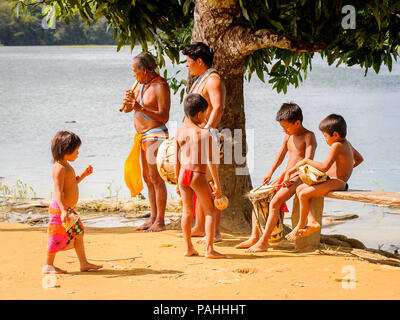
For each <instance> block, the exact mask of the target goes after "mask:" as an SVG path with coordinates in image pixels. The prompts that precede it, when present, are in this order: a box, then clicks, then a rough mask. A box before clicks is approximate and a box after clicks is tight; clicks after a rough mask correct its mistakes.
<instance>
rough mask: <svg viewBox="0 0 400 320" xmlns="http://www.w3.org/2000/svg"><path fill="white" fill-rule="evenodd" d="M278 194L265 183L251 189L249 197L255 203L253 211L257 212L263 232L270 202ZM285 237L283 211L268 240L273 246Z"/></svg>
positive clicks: (258, 223)
mask: <svg viewBox="0 0 400 320" xmlns="http://www.w3.org/2000/svg"><path fill="white" fill-rule="evenodd" d="M275 194H276V190H275V188H274V187H271V186H268V185H265V186H261V187H258V188H255V189H253V190H251V191H250V192H249V194H248V198H249V200H250V201H251V203H252V204H253V212H254V213H255V216H256V218H257V219H256V220H257V226H258V229H259V230H260V232H261V233H264V231H265V224H266V223H267V220H268V213H269V203H270V202H271V200H272V198H273V197H274V195H275ZM282 238H283V212H280V213H279V218H278V222H277V223H276V226H275V227H274V229H273V230H272V233H271V237H270V238H269V240H268V242H269V244H270V245H271V246H277V245H279V244H280V243H281V242H282Z"/></svg>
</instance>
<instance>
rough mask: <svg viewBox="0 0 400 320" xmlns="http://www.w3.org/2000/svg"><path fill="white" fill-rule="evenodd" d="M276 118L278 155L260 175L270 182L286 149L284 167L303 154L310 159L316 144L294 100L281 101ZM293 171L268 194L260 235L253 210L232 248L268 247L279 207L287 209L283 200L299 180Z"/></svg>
mask: <svg viewBox="0 0 400 320" xmlns="http://www.w3.org/2000/svg"><path fill="white" fill-rule="evenodd" d="M276 121H278V122H279V124H280V125H281V127H282V129H283V132H284V133H285V138H284V139H283V144H282V147H281V150H280V152H279V155H278V156H277V157H276V159H275V161H274V163H273V164H272V167H271V169H270V170H269V172H268V174H267V175H266V176H265V177H264V179H263V184H266V183H268V182H270V180H271V177H272V175H273V173H274V172H275V170H276V169H277V168H278V167H279V166H280V165H281V163H282V162H283V160H284V158H285V156H286V153H289V160H288V163H287V166H286V170H287V169H290V168H292V166H294V165H295V164H296V163H297V162H299V161H300V160H302V159H304V158H307V159H312V158H313V157H314V153H315V149H316V147H317V143H316V140H315V136H314V133H313V132H311V131H309V130H307V129H306V128H304V127H303V124H302V122H303V113H302V111H301V109H300V107H299V106H298V105H297V104H295V103H284V104H283V105H282V106H281V108H280V109H279V111H278V113H277V114H276ZM293 175H294V176H293ZM293 175H291V176H290V178H289V179H288V180H290V179H291V180H290V181H286V184H285V185H283V186H282V187H281V188H279V190H278V191H277V193H276V194H275V196H274V197H273V198H272V201H271V202H270V204H269V215H268V220H267V223H266V227H265V232H264V234H263V235H262V237H261V238H260V231H259V229H258V227H257V220H256V217H255V214H254V213H253V216H252V232H251V236H250V239H248V240H246V241H244V242H242V243H240V244H238V245H237V246H236V248H238V249H242V248H249V249H248V250H246V252H263V251H267V250H268V239H269V238H270V236H271V233H272V231H273V229H274V227H275V225H276V223H277V222H278V218H279V214H280V211H281V210H282V211H283V212H288V209H287V207H286V205H285V202H286V201H287V200H289V199H290V198H291V197H292V196H293V195H294V194H295V192H296V188H297V187H298V186H299V185H300V184H301V180H300V178H299V177H298V176H296V175H295V174H293ZM282 182H283V175H282V176H281V177H280V178H278V179H277V180H275V181H274V182H272V185H276V184H280V183H282Z"/></svg>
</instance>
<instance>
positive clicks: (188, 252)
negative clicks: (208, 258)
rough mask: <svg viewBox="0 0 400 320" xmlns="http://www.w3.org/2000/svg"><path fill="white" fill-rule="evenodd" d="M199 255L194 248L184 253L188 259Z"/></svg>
mask: <svg viewBox="0 0 400 320" xmlns="http://www.w3.org/2000/svg"><path fill="white" fill-rule="evenodd" d="M198 255H199V253H198V252H197V251H196V250H195V249H194V248H191V249H188V250H186V251H185V253H184V256H186V257H191V256H198Z"/></svg>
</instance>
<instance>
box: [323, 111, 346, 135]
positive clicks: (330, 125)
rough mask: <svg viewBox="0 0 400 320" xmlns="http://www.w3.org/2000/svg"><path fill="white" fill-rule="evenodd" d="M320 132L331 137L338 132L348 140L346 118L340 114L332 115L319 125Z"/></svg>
mask: <svg viewBox="0 0 400 320" xmlns="http://www.w3.org/2000/svg"><path fill="white" fill-rule="evenodd" d="M319 130H321V131H323V132H326V133H327V134H329V135H330V136H332V135H333V133H334V132H335V131H336V132H337V133H338V134H339V135H340V137H341V138H346V134H347V125H346V121H345V120H344V118H343V117H342V116H340V115H338V114H330V115H329V116H327V117H326V118H325V119H324V120H322V121H321V123H320V124H319Z"/></svg>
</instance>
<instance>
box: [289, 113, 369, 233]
mask: <svg viewBox="0 0 400 320" xmlns="http://www.w3.org/2000/svg"><path fill="white" fill-rule="evenodd" d="M319 129H320V130H321V131H322V134H323V135H324V138H325V141H326V143H327V144H328V145H329V146H330V147H331V148H330V150H329V153H328V156H327V157H326V159H325V160H324V162H319V161H313V160H311V159H304V160H302V161H299V162H298V163H297V164H296V166H295V167H294V168H292V169H291V170H289V171H288V172H287V175H286V177H285V180H288V179H289V174H290V173H292V172H295V171H296V170H298V168H299V167H300V166H302V165H304V164H309V165H311V166H313V167H315V168H316V169H318V170H320V171H323V172H326V174H327V175H328V177H329V179H328V180H327V181H325V182H323V183H319V184H316V185H313V186H309V185H307V184H302V185H300V186H299V187H298V188H297V190H296V192H297V196H298V198H299V202H300V219H299V222H298V224H297V226H296V227H295V228H294V229H293V230H292V232H291V233H289V234H288V235H287V236H286V238H287V239H288V240H290V241H294V240H296V239H298V238H299V237H306V236H308V235H310V234H312V233H313V232H315V231H317V230H318V229H320V228H321V226H320V224H319V223H318V222H317V221H316V220H315V218H314V216H313V214H312V212H311V210H310V209H311V208H310V202H311V199H312V198H317V197H323V196H324V195H326V194H327V193H329V192H330V191H342V190H348V184H347V181H348V180H349V178H350V176H351V173H352V172H353V168H354V167H356V166H358V165H359V164H360V163H361V162H362V161H363V157H362V156H361V154H360V153H359V152H358V151H357V150H356V149H354V148H353V146H352V145H351V143H350V142H349V141H348V140H346V133H347V126H346V121H345V120H344V119H343V117H342V116H340V115H337V114H331V115H329V116H327V117H326V118H325V119H324V120H322V121H321V123H320V124H319ZM306 222H307V225H306Z"/></svg>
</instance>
